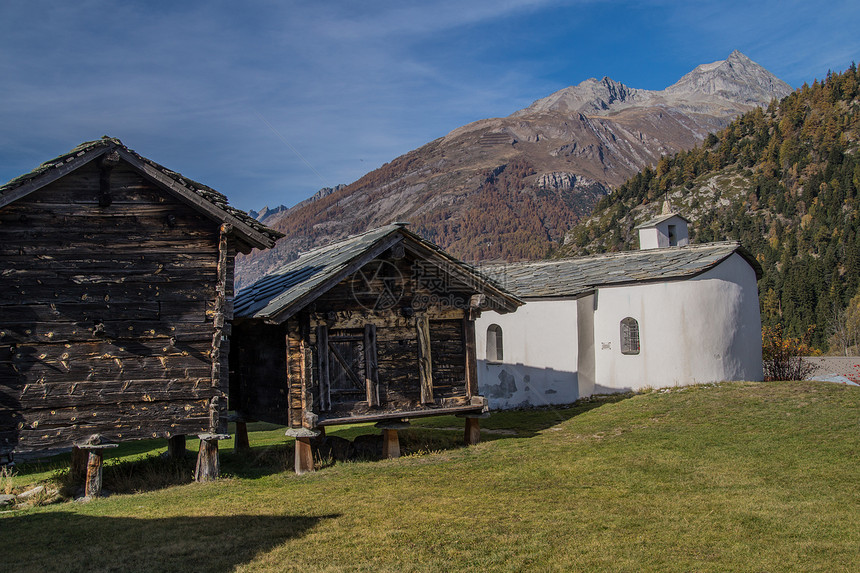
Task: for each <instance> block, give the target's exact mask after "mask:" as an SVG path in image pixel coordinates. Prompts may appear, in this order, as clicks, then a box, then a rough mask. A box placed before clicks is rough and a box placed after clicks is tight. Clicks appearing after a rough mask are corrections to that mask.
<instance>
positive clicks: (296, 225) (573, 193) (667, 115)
mask: <svg viewBox="0 0 860 573" xmlns="http://www.w3.org/2000/svg"><path fill="white" fill-rule="evenodd" d="M790 91H791V88H790V87H789V86H788V85H787V84H785V83H784V82H782V81H781V80H779V79H778V78H776V77H775V76H773V75H772V74H770V73H769V72H767V70H765V69H764V68H762V67H761V66H759V65H758V64H756V63H754V62H753V61H752V60H750V59H749V58H747V57H746V56H744V55H743V54H741V53H740V52H733V53H732V54H731V55H730V56H729V57H728V58H727V59H726V60H724V61H720V62H714V63H712V64H706V65H703V66H699V67H697V68H696V69H695V70H693V71H692V72H690V73H689V74H687V75H685V76H684V77H682V78H681V79H680V80H679V81H678V82H676V83H675V84H673V85H672V86H669V87H668V88H667V89H665V90H660V91H651V90H641V89H636V88H630V87H628V86H626V85H624V84H622V83H620V82H616V81H614V80H611V79H609V78H604V79H602V80H595V79H590V80H585V81H584V82H582V83H580V84H579V85H578V86H573V87H568V88H564V89H562V90H559V91H558V92H555V93H554V94H551V95H550V96H547V97H546V98H542V99H539V100H537V101H536V102H534V103H533V104H532V105H530V106H529V107H527V108H525V109H523V110H519V111H517V112H514V113H513V114H511V115H510V116H508V117H503V118H493V119H484V120H479V121H476V122H473V123H470V124H468V125H465V126H463V127H459V128H457V129H454V130H452V131H451V132H450V133H448V134H447V135H445V136H444V137H441V138H439V139H436V140H434V141H431V142H430V143H428V144H426V145H424V146H422V147H420V148H418V149H416V150H413V151H410V152H409V153H406V154H404V155H402V156H400V157H398V158H396V159H394V160H392V161H391V162H390V163H387V164H386V165H384V166H382V167H381V168H379V169H377V170H375V171H372V172H370V173H368V174H367V175H365V176H364V177H362V178H361V179H359V180H358V181H356V182H354V183H351V184H350V185H346V186H344V187H342V188H340V189H337V190H334V191H332V192H330V193H326V194H324V195H322V196H320V197H318V198H315V199H313V200H308V201H306V202H303V203H302V204H300V205H297V206H295V207H293V208H291V209H289V210H287V211H285V212H282V213H278V214H276V215H275V216H273V217H271V218H269V219H267V221H266V223H267V225H269V226H271V227H273V228H275V229H277V230H279V231H281V232H282V233H285V234H286V237H285V238H284V239H282V240H281V241H279V243H278V245H276V247H275V249H272V250H270V251H267V252H263V253H259V252H255V253H252V254H251V255H249V256H244V257H240V258H239V259H238V266H237V277H238V279H237V286H239V287H241V286H243V285H245V284H248V283H250V282H251V281H253V280H256V279H257V278H259V277H261V276H263V275H264V274H265V273H267V272H269V271H270V270H271V269H273V268H275V267H276V266H278V265H279V264H280V263H281V262H282V261H285V260H290V259H292V258H294V257H295V256H296V253H297V252H299V251H302V250H306V249H308V248H311V247H313V246H316V245H319V244H324V243H326V242H329V241H331V240H336V239H339V238H342V237H344V236H346V235H348V234H352V233H357V232H361V231H364V230H366V229H368V228H372V227H376V226H380V225H384V224H387V223H390V222H392V221H404V220H405V221H409V222H411V223H412V229H413V230H414V231H416V232H418V233H419V234H421V235H423V236H425V237H427V238H428V239H430V240H432V241H435V242H436V243H438V244H439V245H441V246H442V247H443V248H446V249H448V250H449V251H451V252H452V253H453V254H454V255H456V256H459V257H461V258H463V259H465V260H481V259H507V260H522V259H529V258H542V257H545V256H547V255H548V254H549V253H550V252H551V251H552V250H553V249H555V248H557V247H558V246H559V245H560V244H561V242H562V241H563V238H564V235H565V233H566V232H567V230H568V229H569V228H571V227H572V226H573V225H574V224H575V223H576V222H577V221H578V220H579V219H580V218H582V217H583V216H586V215H588V214H589V213H590V212H591V209H592V208H593V206H594V204H595V203H596V202H597V201H598V200H599V199H600V198H601V197H602V196H604V195H606V194H607V193H609V192H610V191H611V190H612V189H613V188H615V187H616V186H618V185H620V184H621V183H623V182H624V181H625V180H627V179H628V178H629V177H630V176H632V175H633V174H635V173H636V172H638V171H639V170H640V169H641V168H642V167H644V166H646V165H649V164H650V165H654V164H656V163H657V161H659V159H660V157H661V156H663V155H668V154H672V153H675V152H677V151H679V150H682V149H690V148H692V147H694V146H695V145H697V144H699V143H701V141H702V140H703V139H704V138H705V136H706V135H707V134H708V133H711V132H714V131H717V130H718V129H720V128H722V127H724V126H725V125H727V124H728V123H729V121H731V119H732V118H734V117H735V116H737V115H739V114H740V113H742V112H745V111H748V110H750V109H753V108H755V107H757V106H761V105H767V104H768V103H769V102H770V101H771V100H772V99H775V98H776V99H778V98H781V97H783V96H785V95H787V94H788V93H790Z"/></svg>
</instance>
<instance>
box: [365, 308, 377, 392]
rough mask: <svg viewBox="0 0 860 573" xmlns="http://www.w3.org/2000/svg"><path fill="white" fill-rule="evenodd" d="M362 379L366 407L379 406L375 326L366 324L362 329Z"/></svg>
mask: <svg viewBox="0 0 860 573" xmlns="http://www.w3.org/2000/svg"><path fill="white" fill-rule="evenodd" d="M364 377H365V386H366V400H367V404H368V406H370V407H376V406H379V364H378V362H377V349H376V325H375V324H367V325H365V327H364Z"/></svg>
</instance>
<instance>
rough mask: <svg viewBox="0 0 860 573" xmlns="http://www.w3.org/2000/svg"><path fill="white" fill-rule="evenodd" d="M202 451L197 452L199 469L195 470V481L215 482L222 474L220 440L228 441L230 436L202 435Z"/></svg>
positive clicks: (200, 436) (199, 436)
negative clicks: (219, 453)
mask: <svg viewBox="0 0 860 573" xmlns="http://www.w3.org/2000/svg"><path fill="white" fill-rule="evenodd" d="M197 437H198V438H200V450H199V451H198V452H197V467H196V469H195V470H194V481H197V482H207V481H214V480H215V479H217V478H218V474H219V473H221V464H220V460H219V459H218V440H226V439H227V438H229V437H230V436H229V435H228V434H200V435H198V436H197Z"/></svg>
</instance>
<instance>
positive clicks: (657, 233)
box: [639, 217, 690, 251]
mask: <svg viewBox="0 0 860 573" xmlns="http://www.w3.org/2000/svg"><path fill="white" fill-rule="evenodd" d="M669 225H675V239H676V243H677V245H675V246H678V247H683V246H685V245H687V244H689V243H690V235H689V229H688V228H687V222H686V221H684V219H682V218H681V217H672V218H670V219H667V220H665V221H663V222H661V223H658V224H657V225H656V226H654V227H647V228H645V229H639V250H643V251H644V250H648V249H661V248H665V247H668V246H670V245H669Z"/></svg>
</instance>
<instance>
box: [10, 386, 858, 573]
mask: <svg viewBox="0 0 860 573" xmlns="http://www.w3.org/2000/svg"><path fill="white" fill-rule="evenodd" d="M858 410H860V388H856V387H846V386H842V385H839V384H828V383H823V382H819V383H815V382H794V383H750V382H739V383H725V384H719V385H708V386H696V387H688V388H677V389H666V390H663V391H654V392H651V393H648V394H642V395H636V396H632V397H631V396H629V395H626V396H625V395H616V396H613V397H603V398H601V399H598V400H593V401H589V402H585V403H578V404H576V405H574V406H573V407H571V408H569V409H567V408H566V409H555V410H552V409H542V410H526V411H514V412H497V413H494V414H493V415H492V416H491V417H490V418H488V419H486V420H481V426H482V428H484V429H485V432H484V436H483V437H484V439H485V440H486V441H485V442H483V443H481V444H479V445H477V446H473V447H468V448H463V447H457V446H454V443H457V442H460V441H461V440H462V433H463V431H462V424H463V421H462V419H457V418H454V417H453V416H449V417H443V418H424V419H418V420H414V421H413V427H412V428H411V429H409V430H404V431H402V434H404V435H405V436H406V438H407V439H409V440H410V441H415V442H419V441H424V443H425V446H424V449H423V451H418V452H416V453H414V454H412V455H409V456H404V457H402V458H400V459H398V460H388V461H380V462H352V463H339V464H335V465H333V466H329V467H325V468H324V469H322V470H320V471H318V472H315V473H313V474H305V475H303V476H296V475H294V474H292V473H290V472H289V468H288V467H283V464H285V465H287V466H288V464H289V461H290V459H291V456H290V454H291V453H292V452H291V451H290V449H288V447H287V445H286V444H285V443H284V435H283V429H278V430H275V429H272V430H270V431H268V432H264V431H260V432H252V433H251V446H252V448H253V452H252V453H251V454H249V455H245V456H242V455H240V454H235V453H233V451H232V442H231V441H230V440H225V441H224V442H222V443H221V452H222V454H221V455H222V459H223V461H224V464H223V467H224V469H225V471H226V472H229V474H230V477H228V478H226V479H221V480H218V481H216V482H213V483H209V484H188V485H179V486H175V487H169V488H165V489H161V490H159V491H152V492H148V493H143V494H135V495H114V496H111V497H108V498H106V499H100V500H97V501H93V502H91V503H62V504H55V505H47V506H45V507H37V508H32V509H24V510H16V511H0V544H2V547H3V566H4V570H6V571H16V572H19V571H22V572H23V571H33V572H54V571H56V572H62V573H69V572H76V571H84V572H90V571H137V572H141V573H143V572H148V571H153V572H163V571H195V572H209V571H211V572H224V571H279V572H280V571H314V572H322V571H363V572H371V571H416V572H418V571H423V572H430V571H452V570H456V571H597V572H599V571H612V572H633V571H637V572H638V571H660V572H675V571H677V572H688V571H697V572H715V573H716V572H724V571H774V572H777V571H804V572H817V571H820V572H827V573H830V572H833V571H857V570H860V552H858V551H857V534H856V532H857V531H858V530H860V498H858V495H857V451H858V448H860V434H858V432H857V413H858ZM446 427H447V428H453V429H444V428H446ZM433 428H435V429H433ZM457 428H459V429H457ZM328 433H329V434H330V435H334V436H339V437H342V438H345V439H346V438H355V436H356V435H358V434H361V433H365V434H369V433H375V434H378V433H379V430H378V429H374V428H372V427H367V426H364V427H360V426H359V427H355V426H353V427H343V426H336V427H331V428H329V432H328ZM261 434H262V436H260V435H261ZM261 438H262V439H261ZM196 442H197V440H196V439H195V440H192V439H191V438H190V437H189V447H191V448H192V450H193V449H194V447H195V446H196ZM146 445H149V447H150V448H152V450H150V451H152V453H158V452H163V451H164V445H163V441H162V442H160V443H159V442H158V441H157V440H153V441H152V442H137V443H135V444H123V445H122V446H121V447H120V448H118V450H120V449H121V448H124V449H125V450H124V451H125V453H126V455H127V456H130V457H131V456H140V452H142V451H147V450H146V448H145V446H146ZM428 452H431V453H428ZM261 462H262V463H265V464H267V465H265V467H263V468H261V467H260V463H261ZM114 463H115V461H112V463H111V464H110V465H114ZM279 463H280V464H282V465H281V467H278V464H279ZM188 466H189V469H188V473H190V470H191V468H193V458H191V459H190V460H189V463H188ZM20 471H22V472H23V471H25V469H24V468H21V469H20Z"/></svg>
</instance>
